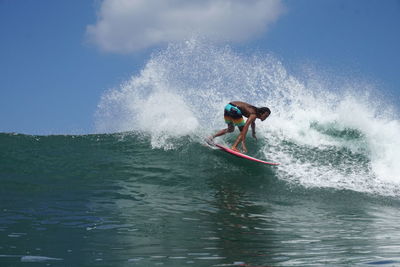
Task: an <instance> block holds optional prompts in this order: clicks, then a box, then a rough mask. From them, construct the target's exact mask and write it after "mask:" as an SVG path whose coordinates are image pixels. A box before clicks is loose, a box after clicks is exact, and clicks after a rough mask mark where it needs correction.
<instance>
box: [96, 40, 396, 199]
mask: <svg viewBox="0 0 400 267" xmlns="http://www.w3.org/2000/svg"><path fill="white" fill-rule="evenodd" d="M314 74H315V75H311V76H307V75H304V76H302V77H295V76H294V75H291V74H290V73H289V72H288V71H287V70H286V69H285V67H284V66H283V64H282V62H280V61H279V60H277V59H276V58H275V57H274V56H272V55H269V54H253V55H242V54H239V53H236V52H234V51H233V50H232V49H231V48H229V47H216V46H213V45H210V44H208V43H206V42H203V41H199V40H189V41H187V42H184V43H180V44H171V45H170V46H169V47H168V48H167V49H166V50H164V51H160V52H158V53H156V54H154V55H153V56H152V58H151V59H150V60H149V61H148V63H147V64H146V66H145V67H144V69H143V70H142V71H141V72H140V74H138V75H135V76H133V77H132V78H131V79H130V80H128V81H126V82H125V83H123V84H121V85H120V87H119V88H115V89H112V90H110V91H108V92H106V93H105V94H104V95H103V96H102V98H101V101H100V103H99V105H98V110H97V113H96V127H97V131H98V132H121V131H140V132H142V133H145V134H147V135H150V137H151V144H152V147H153V148H162V149H179V147H180V144H179V141H178V140H179V138H180V137H182V136H190V137H191V138H192V140H193V142H201V140H202V139H203V138H204V137H205V136H207V135H209V134H210V133H212V132H214V131H215V130H217V129H220V128H222V127H224V126H225V125H224V122H223V120H222V109H223V106H224V105H225V104H226V103H227V102H229V101H231V100H242V101H246V102H249V103H253V104H255V105H258V106H268V107H270V108H271V110H272V115H271V116H270V118H268V119H267V120H266V121H265V122H263V123H258V124H257V131H258V136H259V139H260V142H259V143H258V144H257V147H258V148H259V151H258V153H262V154H263V156H264V157H265V158H266V159H269V160H274V161H278V162H280V163H282V165H281V166H280V167H278V168H277V169H276V172H277V175H278V177H279V179H282V180H285V181H288V182H290V183H296V184H301V185H303V186H305V187H330V188H336V189H349V190H354V191H360V192H369V193H374V194H381V195H391V196H399V195H400V165H399V164H397V161H398V160H399V159H400V140H399V139H398V136H400V121H399V119H398V117H396V116H394V115H393V114H395V113H394V112H393V110H392V109H391V108H390V106H389V105H387V104H385V103H384V102H380V101H378V100H377V98H375V97H371V93H373V92H374V89H369V90H366V89H365V88H368V87H369V88H371V86H369V85H368V84H366V83H360V82H352V81H345V82H343V83H342V84H339V85H338V84H337V82H335V83H331V82H329V80H333V78H331V79H322V78H321V79H318V78H310V77H315V76H318V73H314ZM328 78H329V77H328ZM327 80H328V81H327Z"/></svg>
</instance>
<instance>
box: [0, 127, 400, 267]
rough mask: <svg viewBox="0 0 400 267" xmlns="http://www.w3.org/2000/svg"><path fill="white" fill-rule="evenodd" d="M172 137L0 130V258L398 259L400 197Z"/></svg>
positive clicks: (66, 262)
mask: <svg viewBox="0 0 400 267" xmlns="http://www.w3.org/2000/svg"><path fill="white" fill-rule="evenodd" d="M226 140H227V141H229V140H230V139H229V138H228V139H226ZM176 142H178V143H179V144H180V145H179V146H178V147H176V148H175V149H171V150H164V149H155V148H152V145H151V138H150V137H149V136H146V135H143V134H137V133H124V134H99V135H83V136H71V135H69V136H68V135H65V136H30V135H20V134H0V162H1V164H0V183H1V187H0V198H1V199H0V200H1V201H0V211H1V217H0V265H1V266H29V265H32V266H45V265H46V266H159V265H161V266H313V265H315V266H320V265H328V266H338V265H348V266H357V265H360V266H371V265H372V266H374V265H379V266H397V265H400V258H399V256H398V255H399V251H400V245H399V244H400V226H399V224H398V222H399V219H400V213H399V206H400V201H399V198H398V196H396V195H395V196H385V195H382V194H377V193H368V192H356V191H354V190H349V189H337V188H329V187H319V186H315V187H305V186H304V185H301V184H299V183H295V182H293V181H292V180H290V179H288V180H285V179H282V178H281V177H280V176H279V173H278V172H279V170H278V169H277V168H276V167H271V166H264V165H260V164H257V163H252V162H248V161H245V160H242V159H239V158H236V157H232V156H231V155H228V154H226V153H224V152H221V151H219V150H213V149H210V148H208V147H206V146H204V145H203V144H202V143H201V142H196V141H193V140H192V138H191V137H188V136H186V137H181V138H179V139H177V140H176ZM249 148H251V149H253V151H254V150H255V149H256V148H257V143H255V142H254V141H250V140H249ZM347 156H348V157H353V160H361V161H362V159H359V158H357V157H358V156H354V155H353V156H352V155H351V154H349V155H347ZM281 163H282V166H280V168H291V166H290V165H286V166H285V164H284V163H285V162H281Z"/></svg>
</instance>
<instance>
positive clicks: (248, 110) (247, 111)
mask: <svg viewBox="0 0 400 267" xmlns="http://www.w3.org/2000/svg"><path fill="white" fill-rule="evenodd" d="M231 103H232V104H234V105H235V106H237V107H238V108H239V109H240V110H241V111H242V114H243V116H245V117H247V118H248V117H249V116H250V115H251V114H257V108H256V107H255V106H253V105H250V104H248V103H246V102H241V101H233V102H231Z"/></svg>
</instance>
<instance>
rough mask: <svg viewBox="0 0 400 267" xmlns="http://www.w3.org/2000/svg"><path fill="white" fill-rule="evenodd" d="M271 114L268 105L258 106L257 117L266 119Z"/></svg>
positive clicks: (262, 119)
mask: <svg viewBox="0 0 400 267" xmlns="http://www.w3.org/2000/svg"><path fill="white" fill-rule="evenodd" d="M270 114H271V110H270V109H269V108H267V107H262V108H257V118H259V119H260V120H261V121H264V120H265V119H266V118H268V116H269V115H270Z"/></svg>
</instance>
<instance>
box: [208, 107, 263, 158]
mask: <svg viewBox="0 0 400 267" xmlns="http://www.w3.org/2000/svg"><path fill="white" fill-rule="evenodd" d="M270 114H271V110H270V109H269V108H267V107H261V108H257V107H255V106H253V105H250V104H248V103H245V102H240V101H233V102H230V103H229V104H228V105H226V106H225V109H224V119H225V123H226V124H227V125H228V128H226V129H222V130H220V131H218V132H217V133H216V134H214V135H213V136H211V137H210V141H212V140H213V139H214V138H215V137H217V136H221V135H224V134H226V133H231V132H233V131H234V130H235V126H237V127H238V128H239V130H240V134H239V136H238V137H237V138H236V141H235V143H234V144H233V146H232V150H234V151H236V152H240V151H239V149H238V148H237V146H238V145H239V143H240V142H241V144H242V150H243V153H247V147H246V134H247V131H248V130H249V127H250V125H251V130H252V136H253V137H254V138H256V139H257V137H256V123H255V120H256V119H260V120H261V121H264V120H265V119H266V118H268V116H269V115H270ZM243 116H245V117H246V118H247V120H246V122H244V120H243Z"/></svg>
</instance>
